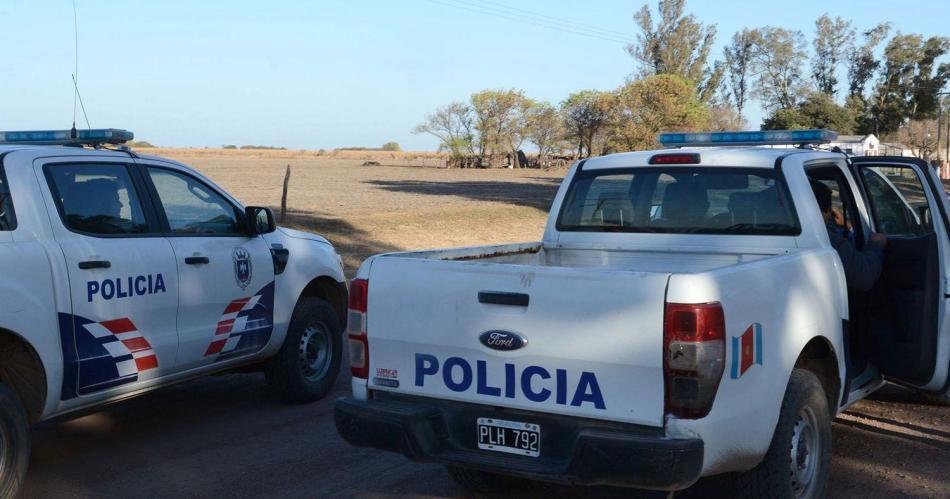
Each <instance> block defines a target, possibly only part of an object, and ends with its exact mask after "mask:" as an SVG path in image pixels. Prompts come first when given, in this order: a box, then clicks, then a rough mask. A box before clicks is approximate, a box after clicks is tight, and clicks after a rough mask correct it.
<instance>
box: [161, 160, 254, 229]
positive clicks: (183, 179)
mask: <svg viewBox="0 0 950 499" xmlns="http://www.w3.org/2000/svg"><path fill="white" fill-rule="evenodd" d="M148 173H149V176H150V177H151V178H152V183H153V184H155V190H157V191H158V197H159V199H160V200H161V204H162V207H163V208H164V210H165V217H166V218H167V219H168V226H169V228H170V229H171V231H172V232H173V233H176V234H240V233H241V230H240V225H239V224H238V217H237V212H236V210H235V208H234V206H233V205H232V204H231V203H229V202H228V201H227V200H226V199H224V198H223V197H222V196H221V195H219V194H218V193H216V192H214V191H213V190H211V189H210V188H209V187H208V186H206V185H204V184H203V183H201V182H199V181H198V180H196V179H195V178H193V177H191V176H189V175H185V174H183V173H178V172H175V171H171V170H166V169H162V168H149V170H148Z"/></svg>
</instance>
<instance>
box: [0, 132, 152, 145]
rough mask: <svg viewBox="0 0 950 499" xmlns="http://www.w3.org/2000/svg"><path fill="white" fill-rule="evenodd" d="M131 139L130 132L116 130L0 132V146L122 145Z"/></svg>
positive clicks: (132, 136)
mask: <svg viewBox="0 0 950 499" xmlns="http://www.w3.org/2000/svg"><path fill="white" fill-rule="evenodd" d="M133 138H134V135H132V132H130V131H128V130H120V129H117V128H95V129H87V130H76V129H73V130H35V131H32V132H0V144H29V145H82V146H98V145H102V144H122V143H125V142H128V141H130V140H132V139H133Z"/></svg>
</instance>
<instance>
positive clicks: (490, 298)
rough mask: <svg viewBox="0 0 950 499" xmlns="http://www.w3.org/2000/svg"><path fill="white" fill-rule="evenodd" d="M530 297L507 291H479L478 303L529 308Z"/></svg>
mask: <svg viewBox="0 0 950 499" xmlns="http://www.w3.org/2000/svg"><path fill="white" fill-rule="evenodd" d="M529 299H530V297H529V296H528V295H527V294H525V293H510V292H507V291H479V292H478V302H479V303H488V304H491V305H511V306H514V307H527V306H528V301H529Z"/></svg>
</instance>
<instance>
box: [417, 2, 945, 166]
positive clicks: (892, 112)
mask: <svg viewBox="0 0 950 499" xmlns="http://www.w3.org/2000/svg"><path fill="white" fill-rule="evenodd" d="M657 12H658V14H659V15H658V16H656V17H655V16H654V13H653V12H652V11H651V9H650V7H649V5H644V6H643V7H642V8H641V9H640V10H639V11H638V12H637V13H636V14H635V15H634V21H635V23H636V25H637V28H638V31H639V32H638V34H637V38H636V42H635V43H633V44H631V45H630V46H628V47H627V51H628V52H629V53H630V55H631V56H632V57H633V58H634V59H635V61H636V62H637V65H636V66H637V67H636V70H635V72H634V75H633V77H632V78H631V79H630V80H629V81H628V82H627V83H626V84H624V85H622V86H620V87H619V88H617V89H615V90H612V91H598V90H584V91H580V92H576V93H573V94H571V95H569V96H568V97H567V98H566V99H565V100H563V101H562V102H560V103H557V104H551V103H548V102H539V101H536V100H533V99H531V98H529V97H527V96H526V95H525V94H524V92H522V91H520V90H517V89H511V90H484V91H481V92H478V93H476V94H473V95H472V96H471V97H470V98H469V99H468V100H467V101H458V102H453V103H450V104H448V105H446V106H443V107H440V108H439V109H437V110H436V111H435V112H433V113H432V114H430V115H429V116H427V117H426V119H425V121H424V122H423V123H421V124H420V125H418V126H417V127H416V128H415V130H414V132H416V133H429V134H432V135H434V136H436V137H437V138H438V139H439V140H440V150H443V151H446V152H448V153H450V155H451V156H453V158H455V159H457V160H459V161H461V160H463V158H473V161H471V162H472V163H474V164H476V165H482V166H490V165H492V164H493V163H494V162H496V161H497V160H498V159H499V158H500V157H505V158H508V157H512V158H515V159H514V161H515V162H516V166H517V154H516V152H517V151H518V150H520V149H521V148H522V147H523V146H524V145H525V144H526V143H531V144H533V145H534V146H535V147H536V148H537V149H538V156H539V162H541V163H543V162H544V158H546V157H549V156H551V155H560V154H569V155H573V156H574V157H587V156H591V155H599V154H605V153H609V152H612V151H620V150H636V149H645V148H650V147H654V146H655V143H654V141H655V136H656V134H657V133H658V132H660V131H665V130H675V131H695V130H735V129H745V128H748V123H747V122H746V120H745V119H744V118H743V115H744V113H745V112H746V111H747V109H748V105H749V102H750V101H752V100H753V99H755V100H757V101H758V103H759V104H760V105H761V106H762V108H763V110H764V111H765V112H766V118H765V119H764V121H763V122H762V123H761V124H760V126H759V128H761V129H804V128H830V129H834V130H837V131H838V132H839V133H842V134H854V133H857V134H867V133H875V134H876V135H878V136H879V137H883V138H893V139H895V140H901V141H903V142H905V143H906V145H908V146H911V147H914V148H916V149H918V150H919V151H920V152H921V155H922V156H923V157H927V155H929V153H930V152H932V151H934V150H936V148H937V146H938V144H936V135H937V134H936V123H935V121H934V118H935V117H936V116H937V114H938V105H939V100H938V97H939V95H938V94H939V92H940V91H941V89H942V88H943V87H944V85H945V84H946V83H947V80H948V79H950V64H948V63H946V62H941V59H942V58H943V57H944V56H945V55H946V54H947V53H948V51H950V39H948V38H947V37H942V36H934V37H930V38H924V37H923V36H921V35H917V34H902V33H900V32H897V33H894V34H893V35H891V31H892V28H891V26H890V24H889V23H882V24H879V25H877V26H871V27H861V28H860V29H859V28H858V27H855V26H854V25H853V24H852V23H851V22H850V21H848V20H845V19H842V18H840V17H836V18H831V17H830V16H828V15H827V14H825V15H822V16H821V17H819V18H818V19H817V20H816V21H815V31H814V35H813V36H812V38H811V40H810V44H809V40H808V39H807V38H806V36H805V34H804V33H802V32H801V31H797V30H789V29H785V28H779V27H772V26H765V27H758V28H744V29H742V30H741V31H739V32H737V33H734V34H733V35H732V38H731V40H730V43H728V44H727V45H726V47H725V48H724V51H723V54H722V55H721V57H720V58H715V56H714V54H713V53H712V52H713V51H712V47H713V45H714V43H715V40H716V36H717V31H716V26H715V25H712V24H704V23H702V22H700V21H699V20H697V18H696V17H695V16H693V15H692V14H687V13H686V12H685V0H660V1H659V2H658V9H657ZM921 15H926V13H921ZM845 73H846V75H847V76H846V78H845V79H842V78H840V75H842V74H845ZM839 80H841V81H839ZM930 131H932V133H931V132H930Z"/></svg>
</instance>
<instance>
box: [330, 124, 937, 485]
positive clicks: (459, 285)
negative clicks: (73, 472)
mask: <svg viewBox="0 0 950 499" xmlns="http://www.w3.org/2000/svg"><path fill="white" fill-rule="evenodd" d="M835 135H836V134H834V133H833V132H830V131H827V130H802V131H768V132H722V133H719V132H717V133H673V134H662V135H661V137H660V142H661V143H663V144H664V145H665V146H667V147H668V148H667V149H662V150H655V151H640V152H631V153H623V154H614V155H609V156H603V157H596V158H590V159H586V160H582V161H580V162H579V163H577V164H576V165H574V166H573V167H572V168H571V169H570V171H569V172H568V173H567V176H566V177H565V179H564V182H563V183H562V185H561V187H560V190H559V191H558V193H557V195H556V197H555V198H554V202H553V206H552V210H551V213H550V216H549V219H548V223H547V227H546V229H545V231H544V236H543V240H541V241H539V242H532V243H524V244H512V245H502V246H484V247H474V248H459V249H448V250H432V251H417V252H404V253H390V254H384V255H377V256H374V257H371V258H369V259H368V260H367V261H365V262H364V263H363V265H362V266H361V267H360V269H359V271H358V273H357V275H356V279H355V280H353V281H352V283H351V286H350V306H349V308H350V319H349V327H348V333H347V335H348V339H349V345H350V351H351V362H352V364H351V372H352V375H353V378H352V396H351V397H349V398H344V399H340V400H338V401H337V405H336V409H335V419H336V425H337V429H338V431H339V433H340V434H341V435H342V436H343V438H345V439H346V440H347V441H349V442H350V443H352V444H354V445H359V446H368V447H375V448H379V449H384V450H388V451H394V452H400V453H403V454H405V455H406V456H408V457H409V458H411V459H414V460H418V461H424V462H435V463H441V464H444V465H447V466H448V470H449V473H450V475H451V476H452V477H453V478H454V479H455V480H456V481H457V482H458V483H460V484H461V485H463V486H465V487H468V488H471V489H475V490H482V491H484V490H495V491H499V490H501V491H509V490H512V488H513V487H517V486H521V485H525V484H527V483H530V480H524V479H525V478H527V479H537V480H545V481H556V482H565V483H573V484H584V485H597V484H601V485H615V486H628V487H635V488H646V489H657V490H670V491H672V490H679V489H683V488H686V487H689V486H690V485H692V484H693V483H695V482H696V481H697V480H698V479H699V478H701V477H707V476H712V475H719V474H726V473H728V474H730V475H734V476H737V478H736V479H735V480H734V481H732V485H733V486H734V487H735V488H736V490H735V493H736V495H741V496H748V497H822V496H823V495H824V491H825V486H826V483H827V479H828V473H829V463H830V456H831V454H830V448H831V434H830V432H831V420H832V418H834V417H835V415H836V414H837V413H839V412H841V411H843V410H845V409H846V408H847V407H849V406H850V405H851V404H853V403H855V402H857V401H858V400H861V399H862V398H864V397H866V396H868V394H870V393H871V392H873V391H874V390H876V389H877V388H879V387H880V386H881V385H882V384H883V383H885V382H887V381H890V382H894V383H899V384H901V385H904V386H907V387H911V388H912V389H915V390H919V391H921V392H922V393H924V394H926V395H927V396H928V397H930V398H931V400H933V401H935V402H937V403H947V401H948V399H947V393H948V387H950V378H948V370H950V323H948V322H947V318H948V316H947V313H948V306H947V305H948V297H950V294H948V292H950V290H948V280H947V278H948V277H950V239H948V233H950V219H948V203H947V196H946V195H945V193H944V190H943V187H942V185H941V183H940V180H939V179H938V178H937V177H936V175H935V172H934V171H933V169H932V168H931V167H929V166H928V165H926V164H925V163H924V162H922V161H920V160H917V159H914V158H903V157H902V158H897V157H882V156H877V157H875V156H869V157H848V156H847V155H845V154H843V153H840V152H835V151H830V150H820V147H822V144H825V143H827V142H830V141H831V140H833V139H834V138H835ZM812 182H821V183H823V184H825V185H827V186H828V187H829V188H830V190H831V191H832V193H833V203H834V208H835V209H836V210H838V211H839V212H840V214H841V216H842V217H843V220H842V223H841V225H840V227H835V228H834V230H842V231H847V233H848V235H847V236H846V237H848V238H851V239H852V240H853V242H854V244H855V245H856V246H857V248H858V249H859V250H860V249H861V248H863V246H864V245H865V244H866V241H867V238H868V235H869V234H870V233H871V232H878V233H883V234H885V235H886V236H887V239H888V242H887V249H886V252H885V254H884V255H885V256H884V265H883V273H882V274H881V277H880V279H878V280H877V283H876V284H875V285H874V287H873V289H872V290H871V291H870V292H865V291H861V290H857V289H849V287H848V285H847V281H846V278H845V273H844V270H843V268H842V263H841V259H840V258H839V256H838V254H837V253H836V251H835V249H834V248H832V246H831V245H830V243H829V227H827V226H826V223H825V220H824V218H823V217H822V213H821V211H820V210H819V207H818V205H817V203H816V198H815V195H814V193H813V190H812Z"/></svg>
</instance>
